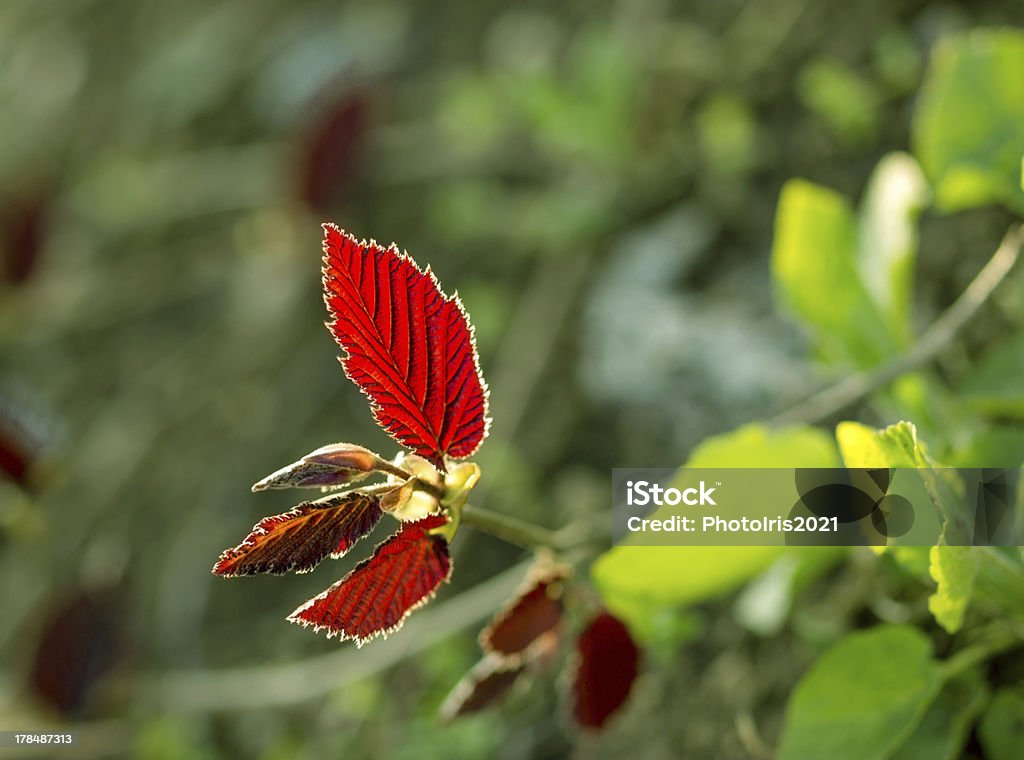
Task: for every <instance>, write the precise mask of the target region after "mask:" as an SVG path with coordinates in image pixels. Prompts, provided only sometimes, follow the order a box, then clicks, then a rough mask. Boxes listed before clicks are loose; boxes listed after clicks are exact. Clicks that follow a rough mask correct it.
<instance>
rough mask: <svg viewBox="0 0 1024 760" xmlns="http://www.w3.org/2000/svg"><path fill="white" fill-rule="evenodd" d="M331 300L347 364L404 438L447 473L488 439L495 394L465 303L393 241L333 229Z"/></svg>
mask: <svg viewBox="0 0 1024 760" xmlns="http://www.w3.org/2000/svg"><path fill="white" fill-rule="evenodd" d="M324 232H325V236H324V268H323V280H324V300H325V302H326V304H327V310H328V312H329V313H330V316H331V319H330V321H329V322H328V327H329V328H330V330H331V333H332V334H333V335H334V338H335V340H336V341H337V342H338V345H339V346H341V348H342V349H343V350H344V352H345V354H344V356H343V357H342V359H341V363H342V366H343V367H344V368H345V374H347V375H348V376H349V377H350V378H351V379H352V381H353V382H355V383H356V385H358V386H359V388H360V389H361V390H362V391H363V392H364V393H365V394H366V395H367V397H368V398H369V399H370V406H371V409H372V411H373V416H374V419H375V420H376V421H377V423H378V424H379V425H380V426H381V427H382V428H384V430H386V431H387V432H388V433H389V434H390V435H391V436H392V437H393V438H394V439H395V440H397V441H398V442H399V443H400V444H402V445H403V446H406V447H408V448H410V449H412V450H413V451H415V452H416V453H417V454H419V455H420V456H422V457H423V458H425V459H427V460H429V461H430V462H431V463H432V464H433V465H434V466H435V467H437V468H438V469H439V470H441V471H444V469H445V467H444V457H445V456H450V457H453V458H455V459H461V458H463V457H467V456H469V455H471V454H472V453H473V452H475V451H476V450H477V448H478V447H479V446H480V443H481V442H482V441H483V439H484V437H485V436H486V435H487V427H488V424H489V422H490V421H489V420H488V419H487V389H486V386H485V384H484V381H483V377H482V376H481V374H480V366H479V360H478V358H477V354H476V346H475V344H474V342H473V330H472V328H471V327H470V325H469V320H468V318H467V317H466V313H465V311H464V310H463V308H462V303H461V302H460V301H459V299H458V297H457V296H455V297H451V298H449V297H447V296H445V294H444V293H442V292H441V289H440V287H439V286H438V283H437V280H436V278H435V277H434V275H433V274H432V273H431V272H430V269H429V268H428V269H427V270H426V271H420V269H419V267H417V266H416V263H415V262H414V261H413V260H412V259H411V258H409V257H408V256H406V255H404V254H402V253H400V252H399V250H398V248H397V247H396V246H395V245H394V244H392V245H391V246H390V247H389V248H382V247H381V246H379V245H377V244H376V243H375V242H373V241H371V242H370V243H366V242H365V241H362V242H360V241H357V240H356V239H355V238H354V237H352V236H351V235H349V234H347V233H345V232H343V231H341V230H339V229H338V228H337V227H335V226H334V225H333V224H325V225H324Z"/></svg>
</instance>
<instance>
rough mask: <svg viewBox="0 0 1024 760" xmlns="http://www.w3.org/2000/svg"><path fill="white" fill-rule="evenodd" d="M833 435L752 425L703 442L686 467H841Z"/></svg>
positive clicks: (806, 429)
mask: <svg viewBox="0 0 1024 760" xmlns="http://www.w3.org/2000/svg"><path fill="white" fill-rule="evenodd" d="M838 466H839V452H838V451H836V444H835V442H834V441H833V440H832V438H831V436H829V435H828V433H826V432H824V431H823V430H819V429H818V428H812V427H789V428H781V429H778V430H772V429H770V428H768V427H766V426H764V425H761V424H758V423H753V424H750V425H744V426H743V427H740V428H737V429H736V430H734V431H732V432H731V433H723V434H722V435H716V436H712V437H711V438H707V439H705V440H704V441H702V442H701V443H700V445H698V446H697V448H695V449H694V450H693V452H692V453H691V454H690V458H689V459H688V460H687V461H686V464H684V465H683V467H695V468H699V467H838Z"/></svg>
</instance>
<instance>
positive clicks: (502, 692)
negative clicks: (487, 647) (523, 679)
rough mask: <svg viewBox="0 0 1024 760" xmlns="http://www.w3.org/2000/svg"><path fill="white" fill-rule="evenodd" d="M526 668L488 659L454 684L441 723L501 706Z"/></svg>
mask: <svg viewBox="0 0 1024 760" xmlns="http://www.w3.org/2000/svg"><path fill="white" fill-rule="evenodd" d="M525 669H526V665H525V664H523V663H518V664H510V663H509V662H508V661H506V660H505V659H503V658H501V657H497V656H495V655H488V656H487V657H484V658H483V659H482V660H480V662H478V663H477V664H476V665H475V666H474V667H473V669H472V670H470V671H469V672H468V673H466V675H465V676H463V678H462V680H461V681H459V682H458V683H457V684H455V688H453V689H452V690H451V692H450V693H449V694H448V696H447V697H446V698H445V700H444V702H443V703H442V705H441V710H440V717H441V720H443V721H445V722H448V721H450V720H454V719H455V718H458V717H459V716H462V715H469V714H470V713H475V712H479V711H480V710H484V709H486V708H488V707H492V706H494V705H497V704H498V703H499V702H501V701H502V700H503V699H504V698H505V697H506V696H507V695H508V693H509V691H511V689H512V687H513V686H515V684H516V681H518V680H519V676H521V675H522V674H523V671H524V670H525Z"/></svg>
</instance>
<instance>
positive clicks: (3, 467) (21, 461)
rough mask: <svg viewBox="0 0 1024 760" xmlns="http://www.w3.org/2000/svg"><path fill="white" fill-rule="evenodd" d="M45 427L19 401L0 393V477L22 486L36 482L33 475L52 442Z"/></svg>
mask: <svg viewBox="0 0 1024 760" xmlns="http://www.w3.org/2000/svg"><path fill="white" fill-rule="evenodd" d="M48 427H49V425H48V424H47V422H46V421H45V420H44V418H43V417H42V416H41V415H40V414H39V413H38V411H36V410H33V409H30V408H29V407H28V405H26V404H25V403H24V402H23V401H21V400H19V399H14V398H8V397H6V396H0V477H2V476H4V475H6V476H7V477H8V478H10V479H11V480H13V481H14V482H15V483H17V484H18V485H20V486H22V487H23V488H30V487H31V486H33V485H37V484H38V478H36V477H34V476H35V475H37V474H38V472H39V470H40V469H41V468H40V463H41V462H42V461H43V460H44V459H46V456H47V448H48V447H51V444H52V438H53V434H52V432H51V431H50V430H48V429H47V428H48Z"/></svg>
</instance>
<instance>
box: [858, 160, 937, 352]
mask: <svg viewBox="0 0 1024 760" xmlns="http://www.w3.org/2000/svg"><path fill="white" fill-rule="evenodd" d="M927 200H928V183H927V181H926V180H925V178H924V174H923V173H922V172H921V167H920V166H918V165H917V162H916V161H915V160H914V159H913V158H912V157H911V156H909V155H907V154H906V153H890V154H889V155H887V156H885V157H884V158H883V159H882V160H881V161H879V162H878V166H877V167H875V171H874V172H873V173H872V175H871V180H870V182H869V183H868V187H867V191H866V193H865V196H864V201H863V202H862V203H861V208H860V220H859V226H858V232H859V235H858V245H857V265H858V269H859V271H860V274H861V277H862V278H863V281H864V286H865V287H866V288H867V290H868V292H869V293H870V294H871V297H872V298H873V299H874V301H875V304H876V305H877V306H878V308H879V310H881V312H882V316H883V317H884V318H885V320H886V321H887V322H888V324H889V328H890V329H891V330H892V332H893V335H895V336H896V337H897V338H898V339H900V340H906V339H908V338H909V337H910V335H911V319H910V317H911V314H910V304H911V299H912V296H913V292H912V288H913V278H914V260H915V258H916V257H917V217H918V216H919V215H920V213H921V210H922V209H923V208H924V207H925V205H926V203H927Z"/></svg>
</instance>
